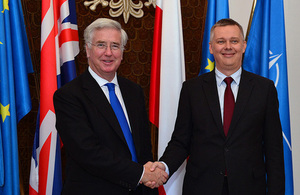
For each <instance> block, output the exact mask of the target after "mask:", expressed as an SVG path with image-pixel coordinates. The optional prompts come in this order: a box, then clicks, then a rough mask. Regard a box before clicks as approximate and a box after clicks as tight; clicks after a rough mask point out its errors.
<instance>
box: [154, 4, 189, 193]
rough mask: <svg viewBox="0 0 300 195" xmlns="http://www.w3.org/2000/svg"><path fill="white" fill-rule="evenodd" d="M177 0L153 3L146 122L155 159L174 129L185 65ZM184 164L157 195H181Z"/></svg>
mask: <svg viewBox="0 0 300 195" xmlns="http://www.w3.org/2000/svg"><path fill="white" fill-rule="evenodd" d="M182 34H183V33H182V23H181V7H180V0H157V2H156V10H155V26H154V37H153V52H152V65H151V80H150V97H149V120H150V122H151V123H153V124H154V125H156V126H157V127H158V157H160V156H162V154H163V152H164V150H165V148H166V147H167V144H168V142H169V141H170V139H171V135H172V133H173V130H174V126H175V120H176V116H177V107H178V101H179V95H180V90H181V86H182V83H183V81H184V80H185V63H184V50H183V35H182ZM184 173H185V163H183V165H181V167H180V168H179V169H178V170H177V172H175V173H174V174H173V175H172V177H171V178H170V179H169V180H168V182H167V183H166V184H165V185H164V186H163V187H160V188H159V194H160V195H164V194H167V195H177V194H178V195H181V194H182V184H183V177H184Z"/></svg>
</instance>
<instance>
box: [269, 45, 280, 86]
mask: <svg viewBox="0 0 300 195" xmlns="http://www.w3.org/2000/svg"><path fill="white" fill-rule="evenodd" d="M269 54H270V57H269V60H270V61H269V70H271V69H272V68H273V66H274V65H275V69H276V78H275V79H272V80H273V81H274V84H275V87H277V84H278V81H279V74H280V71H279V64H278V62H277V61H278V60H279V58H280V57H281V56H282V53H281V54H273V53H272V51H271V50H270V51H269ZM273 69H274V68H273Z"/></svg>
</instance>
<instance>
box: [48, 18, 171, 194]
mask: <svg viewBox="0 0 300 195" xmlns="http://www.w3.org/2000/svg"><path fill="white" fill-rule="evenodd" d="M84 39H85V44H86V46H85V48H86V53H87V59H88V64H89V68H88V70H87V71H85V72H84V73H83V74H82V75H80V76H78V77H77V78H76V79H74V80H73V81H71V82H70V83H68V84H66V85H65V86H64V87H62V88H60V89H59V90H57V91H56V93H55V94H54V107H55V112H56V128H57V131H58V133H59V135H60V137H61V139H62V142H63V144H64V147H65V150H66V154H67V165H66V179H65V182H64V187H63V192H62V194H71V195H74V194H80V195H82V194H104V195H107V194H117V195H128V194H135V195H148V194H149V195H150V194H157V189H156V190H152V189H150V188H147V187H145V186H144V185H143V184H142V183H145V182H147V181H149V182H150V183H151V181H156V182H157V183H155V182H153V184H162V183H163V182H165V181H166V179H167V176H168V175H167V174H166V173H165V172H164V171H162V170H159V169H157V171H156V172H151V171H150V165H151V164H152V163H151V162H148V161H152V160H153V157H152V153H151V141H150V140H151V137H150V130H149V123H148V117H147V113H146V109H145V102H144V95H143V91H142V88H141V87H140V86H138V85H137V84H135V83H133V82H131V81H129V80H127V79H125V78H122V77H119V76H117V74H116V71H117V69H118V67H119V66H120V64H121V60H122V58H123V49H124V46H125V45H126V42H127V34H126V32H125V31H124V30H123V29H122V28H121V25H120V24H119V23H118V22H116V21H114V20H110V19H105V18H100V19H97V20H96V21H94V22H93V23H92V24H90V25H89V26H88V27H87V28H86V29H85V32H84ZM107 83H110V84H111V85H112V86H114V88H115V90H113V91H114V92H113V93H114V94H116V96H117V99H118V102H119V103H120V105H121V106H120V107H121V110H123V111H122V113H123V117H124V119H125V123H126V125H127V130H128V132H129V134H127V135H126V133H125V130H124V129H123V125H122V124H121V122H120V119H119V112H118V111H115V110H114V109H115V108H114V106H113V101H114V100H112V99H111V98H112V96H111V95H112V94H111V91H110V89H109V84H107ZM111 104H112V105H111ZM117 112H118V113H117ZM115 113H116V114H115ZM119 122H120V123H119ZM123 122H124V121H123ZM128 127H129V128H128ZM128 135H129V138H128V137H127V136H128ZM128 139H129V140H133V142H131V141H128ZM129 145H131V146H133V147H130V146H129Z"/></svg>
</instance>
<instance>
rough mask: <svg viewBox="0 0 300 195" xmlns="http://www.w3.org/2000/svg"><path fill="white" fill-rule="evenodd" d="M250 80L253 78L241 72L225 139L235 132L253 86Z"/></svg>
mask: <svg viewBox="0 0 300 195" xmlns="http://www.w3.org/2000/svg"><path fill="white" fill-rule="evenodd" d="M252 79H253V78H252V77H250V75H249V73H248V72H247V71H245V70H242V75H241V81H240V86H239V91H238V95H237V99H236V103H235V107H234V112H233V116H232V120H231V124H230V127H229V131H228V136H227V137H230V135H231V134H232V133H233V131H234V130H235V126H236V125H237V123H238V121H239V119H240V117H241V115H242V113H243V112H244V109H245V107H246V105H247V102H248V99H249V97H250V94H251V92H252V89H253V86H254V84H253V82H252Z"/></svg>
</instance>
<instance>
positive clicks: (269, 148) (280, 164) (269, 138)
mask: <svg viewBox="0 0 300 195" xmlns="http://www.w3.org/2000/svg"><path fill="white" fill-rule="evenodd" d="M278 107H279V103H278V98H277V91H276V88H275V86H274V84H273V83H272V84H270V87H269V93H268V103H267V109H266V115H265V127H264V135H263V136H264V148H265V163H266V171H267V188H268V194H272V195H274V194H278V195H279V194H281V195H283V194H284V192H285V174H284V160H283V144H282V141H283V140H282V129H281V123H280V118H279V112H278Z"/></svg>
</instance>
